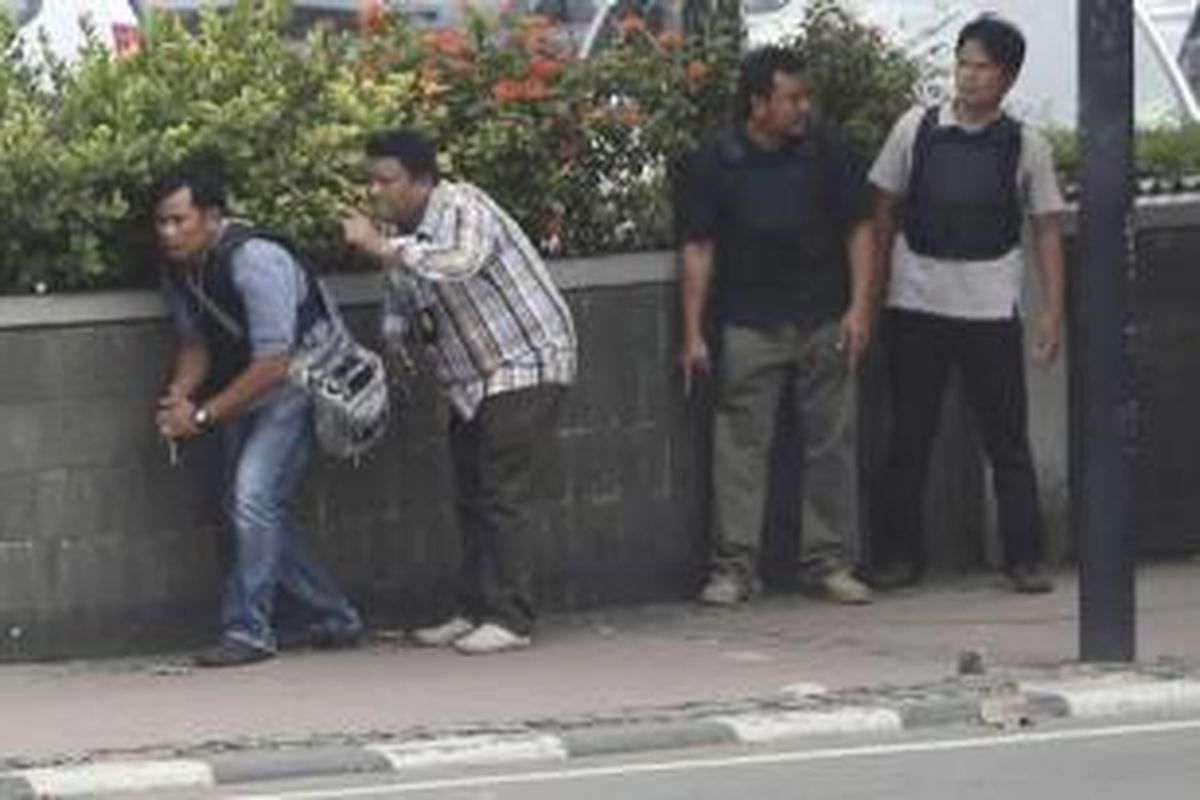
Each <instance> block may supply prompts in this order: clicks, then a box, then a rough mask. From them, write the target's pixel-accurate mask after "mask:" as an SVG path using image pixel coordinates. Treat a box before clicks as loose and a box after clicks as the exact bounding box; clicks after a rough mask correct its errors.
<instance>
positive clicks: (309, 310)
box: [154, 170, 363, 667]
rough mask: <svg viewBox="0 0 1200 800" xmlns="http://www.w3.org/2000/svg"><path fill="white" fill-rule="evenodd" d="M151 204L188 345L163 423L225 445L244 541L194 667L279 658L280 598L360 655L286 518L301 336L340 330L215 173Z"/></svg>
mask: <svg viewBox="0 0 1200 800" xmlns="http://www.w3.org/2000/svg"><path fill="white" fill-rule="evenodd" d="M154 197H155V204H156V205H155V229H156V232H157V236H158V243H159V247H160V249H161V253H162V256H163V261H164V264H163V279H162V287H163V292H164V295H165V298H166V301H167V305H168V307H169V309H170V311H171V315H172V317H173V319H174V322H175V327H176V330H177V332H178V335H179V345H178V348H177V350H176V353H175V360H174V368H173V370H172V374H171V378H170V382H169V383H168V384H167V387H166V390H165V391H164V392H163V395H162V397H161V398H160V399H159V402H158V414H157V417H156V423H157V425H158V429H159V432H160V433H161V434H162V435H163V436H165V437H169V438H170V439H172V440H183V439H190V438H193V437H198V436H205V435H220V437H221V443H222V446H223V451H224V502H225V513H226V516H227V522H228V524H229V527H230V529H231V530H232V532H233V537H234V554H233V564H232V566H231V568H230V570H229V575H228V578H227V580H226V584H225V593H224V600H223V603H222V611H221V638H220V640H219V641H218V642H217V644H215V645H214V646H212V647H210V648H208V649H206V650H204V651H202V652H200V653H198V654H197V655H196V657H195V662H196V664H197V665H199V666H204V667H230V666H238V665H241V664H250V663H253V662H256V661H262V660H264V659H268V658H271V657H272V656H273V655H274V654H275V651H276V636H275V632H274V630H273V627H272V616H273V611H274V602H275V597H276V593H277V591H278V589H280V588H283V589H284V590H286V591H287V592H288V593H289V594H291V595H292V596H293V598H294V599H295V600H297V601H298V603H299V605H300V606H302V607H303V608H304V610H305V611H306V612H307V613H308V614H309V615H310V617H311V624H310V626H309V628H308V633H309V635H310V637H311V641H312V643H313V644H314V645H316V646H326V647H339V646H350V645H353V644H357V643H358V641H359V640H360V639H361V637H362V634H363V624H362V621H361V619H360V618H359V615H358V612H357V611H356V610H355V609H354V608H353V607H352V606H351V605H350V603H349V602H348V601H347V600H346V598H345V597H344V596H343V595H342V593H341V592H340V591H339V590H338V588H337V586H336V585H335V584H334V582H333V580H332V579H331V578H330V577H329V575H328V574H326V572H325V571H324V570H323V569H322V568H321V567H320V566H319V565H318V564H317V563H316V562H315V561H314V560H313V559H312V558H311V557H310V556H309V555H308V553H307V552H306V551H305V549H304V546H303V544H302V543H301V541H300V539H299V537H298V536H297V534H296V530H295V526H294V523H293V521H292V516H291V511H290V506H291V501H292V497H293V495H294V493H295V491H296V487H297V486H298V485H299V483H300V479H301V477H302V475H303V472H304V468H305V465H306V464H307V462H308V456H309V452H310V450H311V448H312V442H313V421H312V407H311V402H310V400H309V398H308V396H307V395H306V394H305V393H304V392H303V391H302V390H300V389H298V388H296V387H295V386H292V385H290V384H289V383H287V381H286V379H287V371H288V362H289V359H290V357H291V354H292V352H293V350H294V349H295V348H296V347H297V345H298V344H299V343H300V342H301V341H304V340H305V337H312V339H310V341H316V340H317V339H316V337H320V336H322V335H328V333H329V331H330V327H329V323H328V320H327V319H326V316H325V313H324V311H323V309H322V306H321V302H320V299H319V292H318V291H317V287H316V286H315V283H314V281H312V280H310V278H309V276H308V275H307V274H306V273H305V271H304V270H303V268H301V266H300V265H299V264H298V263H297V262H296V260H295V259H294V258H293V257H292V256H291V255H290V254H289V253H288V251H287V250H286V249H285V248H284V247H282V246H280V245H279V244H277V243H275V242H273V241H270V240H268V239H265V238H260V237H255V236H253V235H250V236H249V237H246V236H245V235H239V234H238V223H233V222H229V221H227V220H226V219H225V216H224V209H225V191H224V187H223V186H222V184H221V182H220V180H219V179H218V178H217V177H215V176H214V175H212V174H211V173H207V172H203V171H198V170H197V171H187V170H184V171H179V172H177V173H175V174H172V175H169V176H167V177H166V178H164V179H163V180H162V181H161V182H160V183H159V184H158V185H157V187H156V189H155V194H154ZM241 230H242V233H243V234H244V232H245V228H244V227H242V229H241ZM234 236H237V237H238V241H237V242H236V243H235V242H234V241H233V238H232V237H234Z"/></svg>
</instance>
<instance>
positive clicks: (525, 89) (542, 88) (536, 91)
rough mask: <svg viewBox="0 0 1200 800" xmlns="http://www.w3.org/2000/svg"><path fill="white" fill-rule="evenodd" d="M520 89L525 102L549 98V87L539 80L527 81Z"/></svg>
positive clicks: (530, 79)
mask: <svg viewBox="0 0 1200 800" xmlns="http://www.w3.org/2000/svg"><path fill="white" fill-rule="evenodd" d="M521 89H522V93H523V99H525V100H545V99H546V98H547V97H549V96H550V87H549V86H547V85H546V83H545V81H543V80H541V79H540V78H529V79H527V80H526V81H525V82H524V83H523V84H521Z"/></svg>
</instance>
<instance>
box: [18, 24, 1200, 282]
mask: <svg viewBox="0 0 1200 800" xmlns="http://www.w3.org/2000/svg"><path fill="white" fill-rule="evenodd" d="M288 14H289V10H288V8H287V7H286V5H285V0H266V1H265V2H261V1H260V2H252V0H242V2H240V3H239V4H238V5H237V6H235V7H234V8H233V9H232V10H229V11H228V12H222V13H220V14H218V13H215V12H205V13H204V14H202V15H201V17H200V21H199V24H198V25H196V26H191V27H193V28H194V30H188V29H186V28H185V27H184V26H183V24H182V23H181V22H180V20H179V19H178V18H175V17H169V16H152V17H151V18H150V19H149V20H147V21H146V23H145V28H144V32H143V33H144V42H143V45H142V47H141V48H140V50H139V51H138V52H136V53H134V54H132V55H128V56H125V57H122V58H116V57H113V56H111V55H110V54H109V53H108V52H106V51H105V49H104V48H102V47H100V46H93V47H91V48H90V50H89V51H88V52H86V53H85V54H84V55H83V57H82V58H81V60H80V61H79V63H77V64H76V65H75V66H74V67H73V68H70V69H68V68H66V67H65V66H63V65H61V64H54V63H49V64H45V65H43V66H41V67H38V68H31V67H28V66H25V64H27V63H31V61H30V60H22V59H20V58H13V57H9V58H6V59H4V61H3V64H2V65H0V292H10V293H11V292H27V291H59V290H74V289H86V288H99V287H115V286H132V285H142V284H146V283H149V282H150V281H151V280H152V277H153V270H152V269H151V266H152V263H153V241H152V232H151V224H150V219H149V213H148V198H147V196H146V193H147V188H148V186H149V185H150V184H151V183H152V182H153V180H154V178H155V176H157V175H159V174H161V172H162V171H163V170H165V169H166V168H168V167H170V166H171V165H174V164H177V163H179V162H181V161H184V160H188V159H195V158H200V157H205V156H211V155H212V154H218V155H219V157H220V160H221V161H222V162H223V164H224V170H225V172H226V174H227V176H228V177H229V180H230V182H231V190H232V198H233V206H234V210H235V212H237V213H239V214H241V215H244V216H247V217H249V218H252V219H254V220H255V221H257V222H259V223H260V224H265V225H268V226H271V227H274V228H277V229H279V230H281V231H283V232H285V233H287V234H289V235H290V236H292V237H293V238H294V239H295V240H296V241H298V242H301V243H302V244H303V245H304V246H305V247H307V248H308V249H309V250H310V251H311V252H312V254H313V255H314V256H315V257H316V258H317V259H318V261H319V262H320V263H321V264H322V265H324V266H325V267H326V268H330V269H338V268H350V267H352V266H353V259H352V258H351V257H350V256H349V255H348V254H346V253H345V252H344V251H342V250H341V249H340V246H339V243H338V239H337V231H338V225H337V222H338V220H339V219H340V218H341V216H342V214H343V212H344V210H345V209H346V208H347V207H349V206H359V207H361V206H362V204H363V198H362V196H361V194H360V191H361V190H360V175H361V174H360V169H361V166H360V156H359V153H360V149H361V145H362V141H363V139H364V137H365V135H366V134H367V133H368V132H370V131H372V130H375V129H378V128H382V127H387V126H393V125H400V124H409V125H416V126H419V127H421V128H423V129H425V130H426V131H427V132H428V133H430V134H431V135H432V136H433V137H434V138H435V139H436V140H437V141H438V142H439V144H440V146H441V148H442V151H443V164H442V167H443V168H444V170H445V172H446V173H447V174H449V175H452V176H457V177H462V178H466V179H468V180H471V181H474V182H476V183H478V184H480V185H482V186H483V187H485V188H486V189H488V190H489V191H491V192H492V193H493V194H494V195H495V196H496V197H497V199H498V200H499V201H500V202H501V203H502V204H503V205H504V206H506V207H507V208H509V209H510V210H511V211H512V212H513V213H514V215H515V216H516V217H517V218H518V220H519V221H520V222H521V223H522V224H523V225H524V227H525V228H526V230H528V231H529V232H530V234H531V235H532V237H533V238H534V240H535V241H536V242H537V243H538V244H539V245H540V246H541V247H542V248H543V249H544V250H545V251H546V252H547V253H549V254H552V255H576V254H594V253H603V252H611V251H619V250H633V249H645V248H651V247H660V246H664V245H667V244H669V243H670V241H671V213H670V211H671V210H670V203H669V197H670V192H669V191H668V185H669V182H670V180H671V176H672V173H673V170H674V169H675V168H676V167H677V166H678V165H679V163H680V162H681V159H682V158H683V157H684V155H685V154H686V153H687V152H688V151H689V150H691V149H692V148H693V147H694V146H695V145H696V144H697V142H698V140H699V138H700V137H702V136H704V135H705V134H707V133H708V132H709V131H711V130H713V129H715V128H716V127H718V126H719V125H721V124H723V123H724V121H725V115H726V114H727V113H728V110H729V108H730V106H731V95H732V91H733V82H734V77H735V73H736V60H737V58H738V51H739V44H740V36H739V35H738V32H736V31H730V30H723V29H721V28H720V27H719V26H717V27H715V28H714V29H712V30H709V31H707V32H705V33H703V34H698V35H695V36H692V37H689V38H683V37H681V36H679V35H678V34H675V33H664V34H655V33H653V32H651V31H650V30H649V29H648V28H647V27H646V26H645V25H644V24H643V23H642V21H641V20H639V19H637V18H632V17H631V18H627V19H625V20H623V21H622V22H621V25H620V31H619V34H618V35H617V37H616V38H617V42H616V44H615V45H614V46H613V47H611V48H609V49H606V50H604V51H603V52H602V53H600V54H599V55H598V56H596V57H594V58H591V59H589V60H587V61H580V60H578V59H576V58H574V57H573V56H571V55H570V54H569V53H567V52H565V50H564V48H563V47H562V45H561V43H560V38H559V37H557V36H556V35H555V34H556V32H555V31H554V30H553V29H552V28H551V27H550V25H549V23H548V22H547V21H545V20H544V19H541V18H538V17H523V18H512V19H499V20H485V19H483V18H480V17H475V18H473V19H472V21H471V23H470V25H469V26H468V28H467V29H466V30H461V31H440V32H421V31H417V30H414V29H413V28H411V27H409V26H407V25H406V24H404V23H403V21H401V20H400V19H397V18H391V17H387V16H382V17H381V16H376V17H371V18H365V19H363V20H362V21H361V23H362V24H361V27H360V30H359V31H357V32H354V33H337V32H329V31H325V30H322V29H317V30H314V31H312V32H311V33H310V34H309V35H308V37H307V38H306V39H305V40H304V41H302V42H297V41H295V40H294V39H291V38H289V37H288V36H287V35H285V34H284V33H283V32H282V31H283V29H284V27H285V23H286V21H287V16H288ZM12 41H13V36H12V29H11V26H9V25H7V23H5V22H4V21H3V19H0V46H2V47H4V48H5V51H6V52H9V51H10V49H11V47H12ZM796 44H797V45H798V46H802V47H804V48H805V51H806V53H807V55H808V57H809V59H810V63H811V65H812V71H813V73H814V78H815V82H816V85H817V94H818V104H819V106H820V108H821V109H822V111H823V113H825V114H827V115H828V116H830V117H832V118H834V119H836V120H837V121H839V122H841V123H843V124H844V125H845V126H846V128H847V129H848V130H849V132H850V135H851V138H852V140H853V141H854V143H855V144H856V145H857V146H858V147H859V148H860V149H861V150H862V151H863V152H864V154H867V155H869V154H870V153H871V152H873V151H874V148H875V147H876V146H877V145H878V144H879V142H880V140H881V139H882V137H883V136H884V135H885V133H886V131H887V128H888V126H889V124H890V123H891V121H892V120H893V119H894V118H895V117H896V116H897V115H898V114H899V113H900V112H901V111H903V109H904V108H905V107H906V106H907V105H908V104H909V103H910V102H912V99H913V97H912V87H913V86H914V85H916V83H917V82H918V80H919V78H920V77H921V75H922V69H921V66H920V65H918V64H916V63H913V62H912V61H911V60H910V59H908V58H907V57H906V56H905V55H904V54H903V53H901V52H900V51H898V50H897V49H896V48H895V47H893V46H891V45H889V44H888V43H887V42H885V41H884V40H883V39H882V38H881V36H880V34H879V33H878V32H877V31H876V30H874V29H872V28H870V27H867V26H864V25H862V24H860V23H859V22H857V21H856V20H855V19H854V18H853V17H851V16H850V15H849V14H847V13H846V12H844V11H842V10H841V9H840V7H838V6H837V4H836V3H835V2H833V0H822V1H821V2H819V3H818V4H816V6H815V7H814V9H813V10H812V11H811V12H810V14H809V17H808V19H807V20H806V22H805V23H804V25H803V26H802V28H801V29H800V30H799V31H797V37H796ZM34 61H36V60H34ZM1159 149H1164V148H1159ZM1172 152H1174V153H1175V154H1176V155H1178V152H1177V151H1172ZM1193 152H1194V151H1193Z"/></svg>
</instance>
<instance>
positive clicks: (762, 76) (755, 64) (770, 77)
mask: <svg viewBox="0 0 1200 800" xmlns="http://www.w3.org/2000/svg"><path fill="white" fill-rule="evenodd" d="M806 69H808V62H807V61H806V60H805V58H804V54H803V53H801V52H800V51H799V50H797V49H795V48H793V47H779V46H778V45H767V46H766V47H759V48H757V49H754V50H751V51H750V52H749V53H747V54H746V55H745V56H744V57H743V58H742V64H741V68H740V69H739V70H738V87H737V103H738V113H739V114H741V119H743V120H746V119H749V118H750V108H751V101H752V100H753V99H754V98H755V97H770V96H771V92H772V91H774V89H775V73H777V72H782V73H783V74H785V75H800V74H802V73H803V72H804V71H805V70H806Z"/></svg>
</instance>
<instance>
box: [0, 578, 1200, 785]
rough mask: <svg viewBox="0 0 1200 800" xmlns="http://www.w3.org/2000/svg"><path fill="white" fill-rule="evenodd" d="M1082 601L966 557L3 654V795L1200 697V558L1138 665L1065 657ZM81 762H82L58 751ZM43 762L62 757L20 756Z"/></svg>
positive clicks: (1143, 595)
mask: <svg viewBox="0 0 1200 800" xmlns="http://www.w3.org/2000/svg"><path fill="white" fill-rule="evenodd" d="M1077 603H1078V597H1077V592H1076V589H1075V584H1074V580H1073V577H1072V576H1071V575H1067V574H1064V575H1061V576H1060V583H1059V590H1058V591H1057V592H1056V593H1054V594H1052V595H1047V596H1018V595H1014V594H1012V593H1010V592H1008V591H1007V590H1006V588H1005V586H1004V584H1003V583H1002V582H1001V581H1000V580H999V579H998V578H997V577H994V576H976V577H971V578H966V579H955V580H953V581H948V582H935V583H932V584H930V585H926V586H922V587H920V588H917V589H913V590H908V591H906V592H901V593H896V594H892V595H887V596H884V597H881V598H880V600H879V601H878V602H877V603H876V604H875V605H873V606H867V607H839V606H831V605H828V604H824V603H819V602H815V601H811V600H808V599H805V598H803V597H800V596H781V597H773V598H767V599H765V600H763V601H761V602H759V603H756V604H754V605H751V606H749V607H746V608H742V609H737V610H732V611H725V610H711V609H704V608H700V607H697V606H694V605H690V604H679V605H667V606H655V607H650V608H641V609H618V610H613V611H610V612H604V613H597V614H590V615H586V616H579V617H565V618H557V619H551V620H547V621H546V623H545V625H544V626H543V628H542V630H541V631H540V635H539V639H538V643H537V646H536V647H535V648H533V649H531V650H529V651H525V652H519V653H511V654H505V655H501V656H492V657H486V658H467V657H463V656H458V655H456V654H453V653H450V652H444V651H427V650H417V649H410V648H407V647H401V646H399V645H397V644H395V643H391V642H388V641H384V642H381V643H379V644H376V645H374V646H372V647H368V648H364V649H361V650H357V651H351V652H340V653H316V652H305V651H301V652H289V653H285V654H284V655H283V656H282V657H281V658H280V659H277V660H275V661H272V662H266V663H263V664H259V665H255V666H252V667H247V668H241V669H235V670H217V671H196V670H192V669H189V668H187V667H185V666H183V665H184V664H185V661H184V659H183V658H182V657H178V658H131V659H122V660H114V661H101V662H73V663H66V664H53V665H14V666H2V667H0V773H3V772H4V771H6V770H7V771H9V773H10V776H9V777H7V778H6V777H5V776H4V775H2V774H0V798H7V797H9V796H14V797H16V796H30V794H29V793H28V786H29V785H30V783H31V780H34V781H36V780H37V779H42V780H48V781H50V784H49V785H51V786H55V787H57V791H58V792H59V793H62V794H69V792H66V791H63V790H62V785H61V784H55V783H53V781H55V780H63V779H65V778H64V776H67V777H70V776H71V775H74V776H75V778H79V779H80V780H84V779H83V778H81V777H80V776H81V775H83V774H84V772H86V773H87V775H90V776H91V777H90V778H88V779H87V780H91V781H92V782H93V784H95V785H104V786H114V785H116V786H120V785H128V784H125V783H122V782H121V781H125V780H131V778H130V770H131V769H133V768H134V766H135V762H136V766H137V769H140V770H145V776H146V777H145V780H146V781H150V784H149V785H151V786H156V785H163V786H165V785H171V781H172V780H180V781H186V783H185V785H194V784H196V783H201V784H203V783H204V782H205V781H208V782H210V783H211V782H213V781H214V780H216V781H217V782H222V783H224V782H230V781H231V780H233V779H239V780H245V779H248V778H259V777H263V776H265V775H278V774H295V773H296V772H297V771H298V770H300V771H302V770H303V769H309V770H310V771H316V772H320V771H328V770H329V769H334V768H336V769H346V768H347V766H348V765H350V766H354V765H357V768H360V769H378V768H389V769H394V768H400V767H402V766H405V765H413V764H429V763H447V762H454V761H456V760H457V761H470V760H471V759H472V758H475V757H483V758H485V759H494V758H497V757H498V756H497V753H498V752H499V753H508V754H510V755H512V754H515V755H512V757H515V758H521V759H529V758H547V757H549V758H559V757H566V756H568V755H580V754H586V753H595V752H612V751H614V750H628V749H630V748H632V747H635V746H643V747H666V746H681V745H686V744H710V743H716V742H719V741H762V740H769V739H772V738H779V737H787V736H795V735H804V734H811V733H821V732H829V731H834V732H840V733H846V732H853V731H867V730H873V731H879V730H893V729H899V728H904V727H913V726H914V725H927V724H937V723H941V722H967V721H983V722H990V723H992V724H996V725H999V726H1001V727H1005V726H1009V725H1020V724H1023V722H1024V721H1026V720H1027V718H1028V717H1031V716H1036V715H1039V714H1051V715H1056V716H1057V715H1065V714H1083V713H1116V712H1123V711H1133V710H1161V709H1164V708H1173V707H1180V708H1182V707H1188V708H1191V707H1193V705H1194V706H1195V707H1198V708H1200V681H1197V680H1195V679H1194V676H1196V675H1200V637H1197V636H1196V634H1195V632H1196V631H1197V630H1200V564H1197V563H1180V564H1168V565H1155V566H1148V567H1144V568H1142V569H1141V571H1140V573H1139V619H1140V636H1139V645H1140V660H1141V663H1142V664H1143V666H1142V667H1141V668H1138V669H1134V670H1126V671H1123V672H1121V673H1108V672H1106V671H1096V670H1082V669H1080V668H1078V667H1073V666H1071V665H1070V662H1071V661H1072V660H1073V659H1074V658H1075V656H1076V653H1077V636H1078V633H1077V628H1078V621H1077ZM963 651H977V652H979V653H981V654H982V659H983V662H984V664H985V665H987V666H988V667H989V669H988V672H987V674H985V675H984V676H982V677H965V678H964V677H959V676H957V675H956V673H957V669H958V663H959V660H960V655H961V654H962V653H963ZM1081 682H1082V683H1081ZM1080 687H1082V688H1080ZM1093 689H1095V690H1096V691H1093ZM814 714H816V715H817V716H815V717H814V716H813V715H814ZM481 736H482V737H483V738H480V737H481ZM639 743H640V744H639ZM497 748H499V749H498V750H497ZM463 754H466V755H463ZM480 754H483V755H482V756H481V755H480ZM73 764H90V765H92V766H90V767H88V768H87V769H86V770H84V771H83V772H76V773H71V771H70V770H69V769H67V770H63V769H62V767H70V766H71V765H73ZM97 764H99V765H101V767H100V769H101V771H103V770H109V772H106V773H104V774H101V772H98V771H97V767H96V766H95V765H97ZM304 764H307V765H308V766H307V767H305V766H303V765H304ZM122 765H124V767H122ZM214 765H215V766H214ZM37 767H42V768H46V767H58V769H57V770H56V769H49V770H45V771H43V772H33V773H30V772H26V771H25V770H28V769H29V768H37ZM122 768H124V772H121V770H122ZM112 770H117V772H116V773H113V772H112ZM18 771H21V772H19V776H20V777H19V778H14V777H13V775H14V774H18ZM118 773H119V774H118ZM114 774H116V775H117V777H116V778H113V777H112V776H113V775H114ZM106 775H107V777H105V776H106ZM31 776H32V777H31ZM164 776H166V777H164ZM172 776H174V777H172ZM214 776H215V777H214ZM75 778H71V779H75ZM110 778H111V779H112V780H116V781H117V782H116V783H115V784H114V783H111V782H109V783H105V782H104V781H106V780H109V779H110ZM97 781H98V782H99V783H97ZM153 781H160V783H159V784H156V783H153ZM6 782H7V783H6ZM85 783H86V780H85ZM139 785H142V784H139ZM6 786H8V788H9V789H11V790H12V791H13V792H16V791H17V790H16V789H14V788H13V787H23V788H21V790H22V791H25V792H26V794H24V795H21V794H11V795H6V794H5V791H6Z"/></svg>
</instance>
